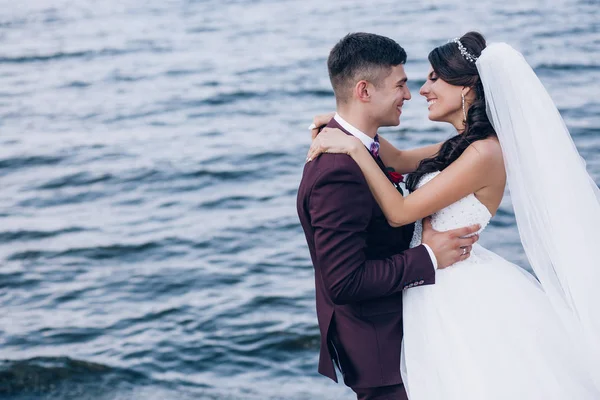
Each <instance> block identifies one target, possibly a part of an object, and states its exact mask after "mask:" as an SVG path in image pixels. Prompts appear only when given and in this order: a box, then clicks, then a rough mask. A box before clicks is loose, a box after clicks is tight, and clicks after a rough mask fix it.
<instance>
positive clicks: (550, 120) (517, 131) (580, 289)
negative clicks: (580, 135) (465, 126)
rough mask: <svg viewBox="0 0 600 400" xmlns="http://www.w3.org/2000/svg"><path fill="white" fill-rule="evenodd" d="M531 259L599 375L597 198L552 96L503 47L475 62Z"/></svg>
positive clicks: (599, 237)
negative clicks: (583, 338)
mask: <svg viewBox="0 0 600 400" xmlns="http://www.w3.org/2000/svg"><path fill="white" fill-rule="evenodd" d="M476 65H477V69H478V71H479V74H480V77H481V80H482V83H483V88H484V92H485V97H486V105H487V115H488V117H489V119H490V121H491V123H492V125H493V127H494V129H495V130H496V133H497V135H498V139H499V141H500V144H501V146H502V151H503V155H504V163H505V167H506V172H507V179H508V186H509V189H510V194H511V199H512V203H513V206H514V210H515V216H516V220H517V226H518V229H519V234H520V236H521V240H522V242H523V247H524V249H525V252H526V254H527V258H528V259H529V262H530V264H531V267H532V269H533V270H534V271H535V273H536V275H537V277H538V279H539V280H540V282H541V284H542V286H543V288H544V291H545V292H546V293H547V294H548V296H549V298H550V299H551V301H552V303H553V305H554V307H555V309H556V310H557V311H558V312H559V314H560V315H561V317H562V318H563V320H564V321H565V322H566V323H567V325H568V327H569V328H570V329H572V330H573V331H576V332H577V334H578V335H579V334H583V335H584V336H585V345H586V346H585V347H586V350H588V355H589V356H590V358H591V359H592V360H593V364H594V365H593V367H594V369H600V261H599V260H600V194H599V193H600V192H599V190H598V187H597V185H596V184H595V183H594V181H593V179H592V178H591V177H590V176H589V175H588V173H587V171H586V167H585V162H583V159H582V158H581V157H580V156H579V153H578V152H577V149H576V147H575V145H574V143H573V140H572V139H571V136H570V134H569V131H568V129H567V127H566V126H565V123H564V121H563V119H562V117H561V116H560V114H559V112H558V110H557V108H556V106H555V105H554V103H553V101H552V99H551V98H550V95H549V94H548V92H547V91H546V90H545V88H544V86H543V85H542V83H541V82H540V80H539V79H538V77H537V76H536V74H535V73H534V72H533V70H532V69H531V67H530V66H529V64H528V63H527V62H526V61H525V59H524V58H523V56H522V55H521V54H520V53H519V52H517V51H516V50H515V49H513V48H512V47H510V46H509V45H507V44H505V43H496V44H491V45H489V46H488V47H487V48H486V49H485V50H484V51H483V52H482V54H481V56H480V57H479V59H478V60H477V63H476Z"/></svg>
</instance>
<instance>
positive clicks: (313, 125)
mask: <svg viewBox="0 0 600 400" xmlns="http://www.w3.org/2000/svg"><path fill="white" fill-rule="evenodd" d="M316 127H317V126H316V125H315V124H314V123H313V124H310V126H309V127H308V130H309V131H312V130H313V129H315V128H316Z"/></svg>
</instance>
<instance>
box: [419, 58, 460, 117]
mask: <svg viewBox="0 0 600 400" xmlns="http://www.w3.org/2000/svg"><path fill="white" fill-rule="evenodd" d="M462 89H463V87H462V86H454V85H451V84H449V83H447V82H445V81H443V80H442V79H441V78H439V77H438V76H437V74H436V73H435V71H434V70H433V68H431V67H430V68H429V73H428V75H427V81H426V82H425V84H424V85H423V86H421V90H420V91H419V94H420V95H421V96H424V97H425V98H426V99H427V106H428V109H429V119H430V120H432V121H440V122H450V123H451V124H453V125H454V126H455V127H457V128H459V127H461V126H462V125H463V122H462V121H463V119H464V117H463V112H462V96H461V92H462Z"/></svg>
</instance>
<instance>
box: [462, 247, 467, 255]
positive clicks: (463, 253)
mask: <svg viewBox="0 0 600 400" xmlns="http://www.w3.org/2000/svg"><path fill="white" fill-rule="evenodd" d="M466 254H467V248H466V247H463V251H462V255H463V256H464V255H466Z"/></svg>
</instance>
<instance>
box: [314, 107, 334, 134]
mask: <svg viewBox="0 0 600 400" xmlns="http://www.w3.org/2000/svg"><path fill="white" fill-rule="evenodd" d="M334 115H335V112H330V113H327V114H319V115H317V116H315V117H314V118H313V123H312V124H311V125H310V127H309V129H310V135H311V137H312V138H313V139H314V138H316V137H317V135H318V134H319V132H320V131H321V127H323V126H325V125H327V124H328V123H329V121H331V119H332V118H333V116H334Z"/></svg>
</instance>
